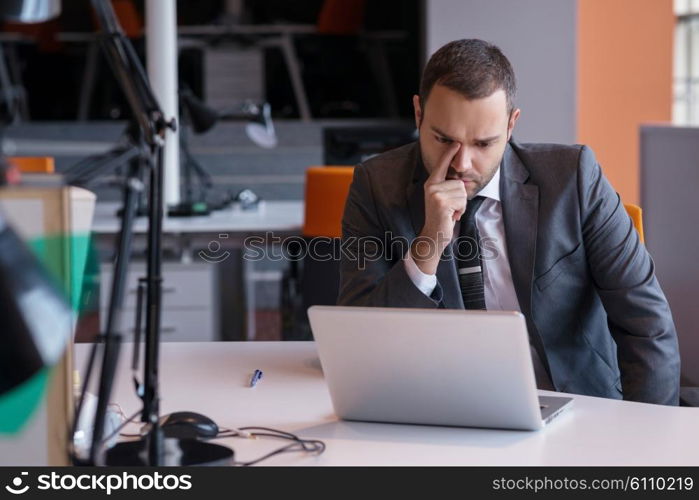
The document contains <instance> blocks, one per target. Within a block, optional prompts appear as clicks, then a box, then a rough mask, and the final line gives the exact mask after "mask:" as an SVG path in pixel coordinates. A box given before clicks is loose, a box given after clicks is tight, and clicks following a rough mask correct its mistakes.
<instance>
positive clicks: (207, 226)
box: [92, 201, 303, 235]
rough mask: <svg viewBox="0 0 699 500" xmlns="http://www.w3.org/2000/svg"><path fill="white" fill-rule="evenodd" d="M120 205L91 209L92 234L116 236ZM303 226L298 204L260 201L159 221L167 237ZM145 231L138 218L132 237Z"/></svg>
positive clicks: (295, 230) (288, 229)
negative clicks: (255, 206)
mask: <svg viewBox="0 0 699 500" xmlns="http://www.w3.org/2000/svg"><path fill="white" fill-rule="evenodd" d="M119 208H121V202H100V203H98V204H97V207H96V209H95V218H94V222H93V224H92V230H93V231H94V232H95V233H98V234H105V235H107V234H116V233H118V232H119V227H120V222H121V219H120V218H119V217H117V216H116V212H117V210H119ZM302 224H303V202H302V201H261V202H260V205H259V208H258V209H255V210H241V209H240V207H239V206H237V205H233V206H231V207H229V208H227V209H225V210H217V211H215V212H212V213H211V214H210V215H203V216H197V217H166V218H165V219H164V220H163V233H169V234H182V233H187V234H201V233H204V234H218V233H233V234H234V235H248V234H258V233H264V232H266V231H278V232H289V233H298V232H299V231H300V230H301V226H302ZM147 230H148V224H147V219H146V218H145V217H138V218H137V219H136V222H135V224H134V233H136V234H142V233H145V232H146V231H147Z"/></svg>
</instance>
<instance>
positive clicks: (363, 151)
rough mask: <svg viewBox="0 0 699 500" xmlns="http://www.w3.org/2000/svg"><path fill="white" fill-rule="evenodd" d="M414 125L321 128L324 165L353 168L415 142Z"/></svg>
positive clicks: (415, 130) (415, 131)
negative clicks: (350, 166)
mask: <svg viewBox="0 0 699 500" xmlns="http://www.w3.org/2000/svg"><path fill="white" fill-rule="evenodd" d="M417 137H418V135H417V129H416V128H415V126H414V125H413V124H408V123H406V124H405V125H390V126H386V125H364V126H356V125H355V126H338V127H325V128H324V129H323V163H324V164H325V165H356V164H357V163H359V162H362V161H365V160H368V159H369V158H371V157H372V156H375V155H377V154H380V153H383V152H384V151H388V150H389V149H394V148H397V147H399V146H403V145H404V144H408V143H410V142H413V141H416V140H417Z"/></svg>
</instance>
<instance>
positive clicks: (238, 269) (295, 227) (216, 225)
mask: <svg viewBox="0 0 699 500" xmlns="http://www.w3.org/2000/svg"><path fill="white" fill-rule="evenodd" d="M120 206H121V203H120V202H102V203H98V204H97V207H96V209H95V217H94V222H93V225H92V230H93V232H94V233H95V234H96V236H97V241H98V245H99V246H100V247H101V248H102V249H103V250H104V251H103V252H102V253H105V252H107V249H109V250H110V251H113V250H114V249H116V244H117V236H118V232H119V228H120V224H121V220H120V218H119V217H117V216H116V213H117V210H118V209H119V208H120ZM303 212H304V204H303V202H302V201H262V202H260V204H259V206H258V208H257V209H254V210H242V209H240V207H239V206H238V205H233V206H232V207H230V208H227V209H225V210H218V211H215V212H212V213H211V214H210V215H206V216H197V217H167V218H165V219H164V220H163V231H162V233H163V248H167V249H171V250H173V251H174V252H175V253H176V254H177V255H179V256H180V258H179V262H180V263H182V264H184V265H185V266H190V267H191V264H193V263H194V264H197V263H198V264H201V265H207V266H215V269H214V271H213V272H214V276H215V282H216V283H217V286H216V290H215V298H216V300H218V301H220V304H219V305H218V306H217V307H213V308H212V311H211V312H210V315H212V316H213V315H217V316H218V318H217V319H218V321H216V323H219V322H220V327H219V328H218V329H219V330H220V331H221V332H224V333H225V335H226V337H224V338H226V339H231V340H232V339H235V340H243V339H247V340H252V339H254V337H255V329H256V327H255V301H254V298H255V293H254V283H253V282H252V280H251V277H252V276H253V273H254V261H253V260H252V259H250V258H245V248H244V245H245V239H246V238H248V237H251V236H254V237H257V238H258V244H259V239H260V238H261V239H262V241H264V242H267V243H270V242H274V241H273V238H275V237H277V238H280V239H281V238H284V237H287V236H295V235H299V234H300V233H301V227H302V225H303ZM147 230H148V223H147V219H146V218H145V217H138V218H137V219H136V221H135V223H134V228H133V234H134V238H133V249H134V252H138V251H143V250H144V248H145V246H146V241H147V239H146V232H147ZM278 243H279V241H277V244H278ZM197 250H199V251H197ZM173 264H176V262H175V263H173ZM171 270H172V266H171ZM164 278H165V281H166V282H167V281H168V276H167V275H164ZM175 281H177V280H176V279H175ZM164 285H167V283H164ZM190 292H192V290H190ZM193 293H196V290H194V291H193ZM171 319H173V321H174V320H176V318H171ZM208 321H209V322H210V321H211V319H210V318H209V319H208ZM128 322H129V324H131V319H129V320H128Z"/></svg>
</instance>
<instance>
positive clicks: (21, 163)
mask: <svg viewBox="0 0 699 500" xmlns="http://www.w3.org/2000/svg"><path fill="white" fill-rule="evenodd" d="M9 160H10V161H11V162H12V163H13V164H14V165H15V166H16V167H17V168H18V169H19V171H20V172H22V173H25V174H53V173H54V172H55V170H56V167H55V163H54V161H53V158H52V157H50V156H13V157H11V158H9Z"/></svg>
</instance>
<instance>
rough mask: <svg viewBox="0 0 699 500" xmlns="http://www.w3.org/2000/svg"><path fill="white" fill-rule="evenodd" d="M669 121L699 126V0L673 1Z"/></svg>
mask: <svg viewBox="0 0 699 500" xmlns="http://www.w3.org/2000/svg"><path fill="white" fill-rule="evenodd" d="M674 9H675V16H676V17H677V24H676V27H675V54H674V58H675V60H674V75H673V96H674V100H673V108H672V121H673V123H675V124H676V125H699V0H675V5H674Z"/></svg>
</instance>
